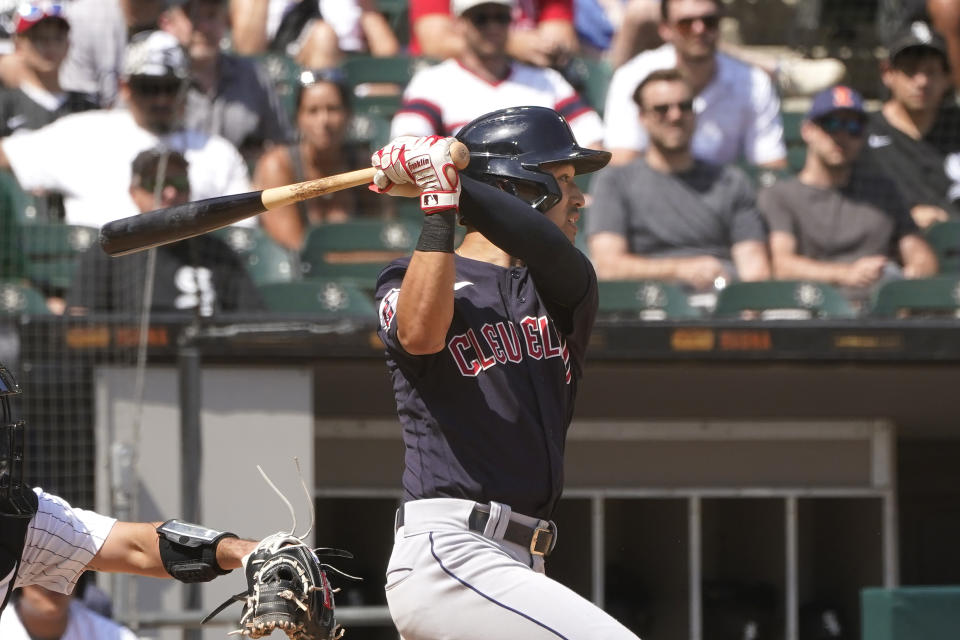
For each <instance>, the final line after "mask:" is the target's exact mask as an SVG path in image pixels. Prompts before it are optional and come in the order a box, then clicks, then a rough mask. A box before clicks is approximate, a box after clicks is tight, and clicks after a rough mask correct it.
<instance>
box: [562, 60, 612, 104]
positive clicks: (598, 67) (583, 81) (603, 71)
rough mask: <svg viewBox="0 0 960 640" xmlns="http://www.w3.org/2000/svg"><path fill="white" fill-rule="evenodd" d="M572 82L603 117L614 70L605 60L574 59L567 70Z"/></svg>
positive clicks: (568, 77)
mask: <svg viewBox="0 0 960 640" xmlns="http://www.w3.org/2000/svg"><path fill="white" fill-rule="evenodd" d="M566 72H567V73H566V77H567V79H568V80H570V82H571V84H572V85H573V86H574V88H575V89H576V90H577V91H578V92H579V93H580V96H581V97H582V98H583V99H584V100H586V101H587V103H588V104H589V105H590V106H591V107H593V108H594V109H595V110H596V111H597V113H599V114H600V115H603V105H604V102H605V101H606V99H607V88H608V87H609V86H610V79H611V78H612V77H613V68H612V67H611V66H610V63H608V62H606V61H605V60H594V59H591V58H574V59H573V60H572V61H571V62H570V64H569V65H568V66H567V69H566Z"/></svg>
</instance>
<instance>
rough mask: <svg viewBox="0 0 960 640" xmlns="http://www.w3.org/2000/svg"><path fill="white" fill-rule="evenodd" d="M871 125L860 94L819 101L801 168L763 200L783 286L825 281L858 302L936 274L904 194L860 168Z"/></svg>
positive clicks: (834, 93)
mask: <svg viewBox="0 0 960 640" xmlns="http://www.w3.org/2000/svg"><path fill="white" fill-rule="evenodd" d="M866 125H867V114H866V112H865V111H864V107H863V98H862V97H861V96H860V94H859V93H857V91H855V90H854V89H851V88H850V87H847V86H843V85H838V86H835V87H832V88H830V89H826V90H824V91H822V92H820V93H819V94H817V95H816V96H815V97H814V99H813V104H812V105H811V107H810V111H809V112H808V113H807V116H806V118H805V119H804V121H803V124H802V125H801V128H800V134H801V136H802V137H803V140H804V142H805V143H806V144H807V157H806V161H805V163H804V167H803V169H802V170H801V171H800V173H799V174H798V175H797V177H796V178H793V179H791V180H785V181H779V182H777V183H776V184H774V185H773V186H771V187H768V188H766V189H764V190H763V191H761V192H760V194H759V196H758V199H757V203H758V206H759V207H760V210H761V212H762V213H763V215H764V217H765V218H766V219H767V223H768V225H769V228H770V239H769V242H770V254H771V258H772V261H773V271H774V275H775V276H776V277H777V278H778V279H781V280H801V279H802V280H818V281H821V282H827V283H830V284H834V285H838V286H841V287H844V288H846V289H847V290H848V292H849V293H850V294H851V295H852V296H854V297H857V298H859V297H864V296H865V295H866V294H867V293H869V291H870V290H871V288H872V287H873V286H874V285H876V284H877V283H878V282H879V281H880V280H881V279H882V278H884V277H890V276H893V277H897V276H905V277H907V278H922V277H927V276H931V275H933V274H935V273H936V271H937V261H936V258H935V257H934V254H933V251H932V250H931V249H930V247H929V245H928V244H927V243H926V241H925V240H924V239H923V237H922V236H921V235H920V231H919V229H918V228H917V225H916V224H914V222H913V220H912V219H911V217H910V213H909V210H908V208H907V206H906V205H905V204H904V202H903V199H902V198H901V197H900V194H899V191H898V190H897V189H896V187H894V186H893V185H892V184H891V183H890V182H889V181H888V180H886V179H885V178H884V177H883V175H882V174H879V173H877V172H875V171H871V169H870V168H869V167H866V166H864V165H862V164H860V163H858V158H859V156H860V153H861V151H862V150H863V147H864V139H865V136H866Z"/></svg>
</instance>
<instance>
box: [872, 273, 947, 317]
mask: <svg viewBox="0 0 960 640" xmlns="http://www.w3.org/2000/svg"><path fill="white" fill-rule="evenodd" d="M870 315H872V316H877V317H887V318H890V317H904V316H936V315H940V316H943V315H947V316H960V275H952V276H937V277H934V278H921V279H917V280H892V281H890V282H887V283H885V284H883V285H882V286H881V287H880V289H879V290H877V293H876V295H875V296H874V299H873V304H872V305H871V307H870Z"/></svg>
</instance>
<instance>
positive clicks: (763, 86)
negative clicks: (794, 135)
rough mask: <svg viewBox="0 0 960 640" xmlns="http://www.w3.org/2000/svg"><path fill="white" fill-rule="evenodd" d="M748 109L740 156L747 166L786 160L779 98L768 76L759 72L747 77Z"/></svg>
mask: <svg viewBox="0 0 960 640" xmlns="http://www.w3.org/2000/svg"><path fill="white" fill-rule="evenodd" d="M750 86H751V89H752V90H751V96H750V109H751V112H750V114H749V117H748V122H749V123H750V124H749V125H748V126H747V130H746V134H745V136H744V141H743V154H744V157H745V158H746V160H747V162H749V163H750V164H764V163H767V162H773V161H775V160H781V159H783V158H785V157H787V147H786V144H785V143H784V140H783V118H782V117H781V116H780V98H779V97H778V96H777V92H776V90H774V88H773V83H772V82H771V81H770V77H769V76H768V75H767V74H766V73H764V72H763V71H761V70H759V69H753V70H752V72H751V74H750Z"/></svg>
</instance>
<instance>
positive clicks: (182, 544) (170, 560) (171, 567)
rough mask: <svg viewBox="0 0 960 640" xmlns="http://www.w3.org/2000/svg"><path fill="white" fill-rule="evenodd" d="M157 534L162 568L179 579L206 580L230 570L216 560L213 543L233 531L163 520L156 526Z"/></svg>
mask: <svg viewBox="0 0 960 640" xmlns="http://www.w3.org/2000/svg"><path fill="white" fill-rule="evenodd" d="M157 535H158V536H159V538H160V539H159V544H160V559H161V560H162V561H163V568H164V569H166V570H167V573H169V574H170V575H171V576H173V577H174V578H176V579H177V580H179V581H180V582H210V581H211V580H213V579H214V578H216V577H217V576H222V575H226V574H228V573H230V570H229V569H222V568H221V567H220V565H219V564H217V545H218V544H219V543H220V541H221V540H223V539H224V538H236V537H237V534H235V533H230V532H220V531H215V530H213V529H207V528H205V527H201V526H199V525H195V524H190V523H188V522H180V521H179V520H167V521H166V522H164V523H163V524H162V525H160V526H159V527H157Z"/></svg>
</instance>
